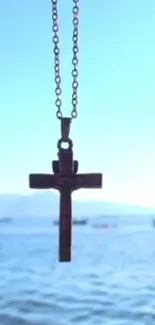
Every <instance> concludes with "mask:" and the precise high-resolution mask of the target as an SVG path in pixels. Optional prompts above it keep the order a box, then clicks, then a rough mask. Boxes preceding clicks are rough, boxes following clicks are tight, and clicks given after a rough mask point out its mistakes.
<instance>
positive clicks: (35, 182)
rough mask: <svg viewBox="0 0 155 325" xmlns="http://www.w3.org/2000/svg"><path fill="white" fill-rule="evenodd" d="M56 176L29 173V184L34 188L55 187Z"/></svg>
mask: <svg viewBox="0 0 155 325" xmlns="http://www.w3.org/2000/svg"><path fill="white" fill-rule="evenodd" d="M56 185H57V176H56V175H52V174H30V175H29V186H30V188H35V189H49V188H56Z"/></svg>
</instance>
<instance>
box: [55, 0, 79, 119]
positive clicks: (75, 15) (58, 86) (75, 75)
mask: <svg viewBox="0 0 155 325" xmlns="http://www.w3.org/2000/svg"><path fill="white" fill-rule="evenodd" d="M51 2H52V20H53V26H52V30H53V34H54V35H53V43H54V71H55V84H56V88H55V94H56V101H55V104H56V107H57V112H56V116H57V118H58V119H61V118H62V116H63V115H62V110H61V107H62V101H61V93H62V90H61V76H60V47H59V23H58V6H57V4H58V0H51ZM78 2H79V0H73V4H74V5H73V9H72V12H73V36H72V41H73V58H72V65H73V70H72V77H73V82H72V89H73V93H72V111H71V118H72V119H73V118H76V117H77V105H78V86H79V84H78V52H79V47H78V26H79V6H78Z"/></svg>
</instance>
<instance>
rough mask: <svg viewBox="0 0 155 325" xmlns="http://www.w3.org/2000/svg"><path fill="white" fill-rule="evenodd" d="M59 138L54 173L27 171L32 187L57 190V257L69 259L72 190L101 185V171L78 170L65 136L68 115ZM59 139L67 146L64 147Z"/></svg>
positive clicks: (53, 164)
mask: <svg viewBox="0 0 155 325" xmlns="http://www.w3.org/2000/svg"><path fill="white" fill-rule="evenodd" d="M61 123H62V124H61V133H62V138H61V139H60V140H59V141H58V149H59V151H58V160H54V161H53V162H52V169H53V174H30V175H29V186H30V188H33V189H34V188H35V189H55V190H58V191H59V193H60V217H59V218H60V219H59V261H60V262H70V261H71V245H72V198H71V195H72V192H73V191H75V190H78V189H82V188H87V189H89V188H101V187H102V174H99V173H97V174H77V171H78V162H77V161H76V160H75V161H74V160H73V150H72V141H71V140H70V139H69V138H68V135H69V125H70V119H68V118H63V119H62V122H61ZM62 142H67V143H68V144H69V147H68V148H67V149H63V148H62V147H61V145H62Z"/></svg>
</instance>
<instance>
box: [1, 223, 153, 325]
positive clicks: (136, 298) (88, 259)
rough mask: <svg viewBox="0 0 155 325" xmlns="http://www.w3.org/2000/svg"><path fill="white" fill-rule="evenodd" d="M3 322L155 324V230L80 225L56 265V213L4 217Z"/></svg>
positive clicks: (5, 324)
mask: <svg viewBox="0 0 155 325" xmlns="http://www.w3.org/2000/svg"><path fill="white" fill-rule="evenodd" d="M0 324H2V325H15V324H16V325H18V324H20V325H70V324H78V325H88V324H90V325H91V324H92V325H99V324H109V325H114V324H115V325H116V324H118V325H129V324H130V325H131V324H132V325H134V324H137V325H138V324H140V325H142V324H148V325H151V324H155V229H153V228H152V227H151V225H148V226H147V225H146V226H143V227H142V226H140V225H139V226H136V227H132V226H130V227H121V225H120V226H118V228H115V229H93V228H91V227H90V226H86V227H80V226H75V227H74V228H73V258H72V262H71V263H59V262H58V227H56V226H53V225H52V221H51V219H49V218H48V219H41V218H40V219H38V218H32V219H31V220H24V219H15V220H14V222H13V223H10V224H2V223H1V224H0Z"/></svg>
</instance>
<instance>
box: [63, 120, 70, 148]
mask: <svg viewBox="0 0 155 325" xmlns="http://www.w3.org/2000/svg"><path fill="white" fill-rule="evenodd" d="M70 125H71V118H70V117H62V119H61V138H62V141H63V142H68V139H69V133H70Z"/></svg>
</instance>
